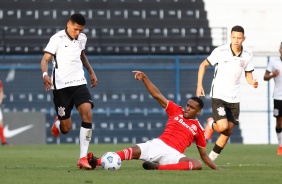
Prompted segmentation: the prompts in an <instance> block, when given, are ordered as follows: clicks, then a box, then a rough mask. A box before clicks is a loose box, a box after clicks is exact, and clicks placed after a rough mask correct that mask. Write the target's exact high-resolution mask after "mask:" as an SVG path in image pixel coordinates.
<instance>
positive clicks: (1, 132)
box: [0, 80, 12, 146]
mask: <svg viewBox="0 0 282 184" xmlns="http://www.w3.org/2000/svg"><path fill="white" fill-rule="evenodd" d="M3 98H4V88H3V84H2V81H1V80H0V138H1V142H2V145H3V146H12V144H9V143H7V141H6V138H5V134H4V122H3V114H2V110H1V104H2V102H3Z"/></svg>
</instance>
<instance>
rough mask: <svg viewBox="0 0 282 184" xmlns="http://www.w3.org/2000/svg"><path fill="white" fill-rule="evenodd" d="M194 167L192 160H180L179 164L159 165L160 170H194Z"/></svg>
mask: <svg viewBox="0 0 282 184" xmlns="http://www.w3.org/2000/svg"><path fill="white" fill-rule="evenodd" d="M193 167H194V164H193V163H192V162H179V163H177V164H166V165H159V170H192V169H193Z"/></svg>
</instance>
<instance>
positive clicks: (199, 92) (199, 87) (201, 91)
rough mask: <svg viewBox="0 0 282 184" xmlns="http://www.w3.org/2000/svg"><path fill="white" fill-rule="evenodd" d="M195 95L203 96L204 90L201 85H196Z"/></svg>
mask: <svg viewBox="0 0 282 184" xmlns="http://www.w3.org/2000/svg"><path fill="white" fill-rule="evenodd" d="M196 96H197V97H201V96H205V90H204V88H203V86H198V87H197V90H196Z"/></svg>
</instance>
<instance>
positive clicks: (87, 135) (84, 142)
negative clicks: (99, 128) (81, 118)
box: [79, 127, 92, 158]
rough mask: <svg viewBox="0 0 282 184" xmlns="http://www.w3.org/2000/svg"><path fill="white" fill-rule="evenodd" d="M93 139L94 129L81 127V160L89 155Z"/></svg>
mask: <svg viewBox="0 0 282 184" xmlns="http://www.w3.org/2000/svg"><path fill="white" fill-rule="evenodd" d="M91 137H92V129H88V128H84V127H80V134H79V141H80V158H82V157H85V156H86V155H87V151H88V147H89V143H90V141H91Z"/></svg>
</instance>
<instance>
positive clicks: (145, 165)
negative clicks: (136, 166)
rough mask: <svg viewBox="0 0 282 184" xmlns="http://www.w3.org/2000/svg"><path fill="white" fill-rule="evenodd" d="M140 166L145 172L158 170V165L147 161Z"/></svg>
mask: <svg viewBox="0 0 282 184" xmlns="http://www.w3.org/2000/svg"><path fill="white" fill-rule="evenodd" d="M142 166H143V168H144V169H146V170H158V169H159V164H157V163H153V162H149V161H145V162H144V163H143V164H142Z"/></svg>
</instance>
